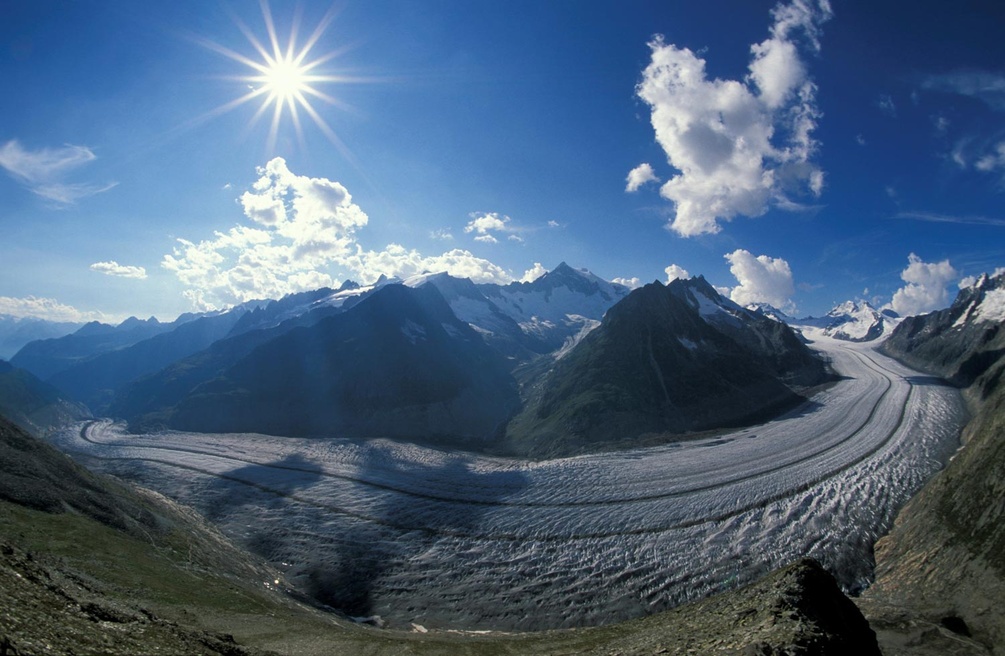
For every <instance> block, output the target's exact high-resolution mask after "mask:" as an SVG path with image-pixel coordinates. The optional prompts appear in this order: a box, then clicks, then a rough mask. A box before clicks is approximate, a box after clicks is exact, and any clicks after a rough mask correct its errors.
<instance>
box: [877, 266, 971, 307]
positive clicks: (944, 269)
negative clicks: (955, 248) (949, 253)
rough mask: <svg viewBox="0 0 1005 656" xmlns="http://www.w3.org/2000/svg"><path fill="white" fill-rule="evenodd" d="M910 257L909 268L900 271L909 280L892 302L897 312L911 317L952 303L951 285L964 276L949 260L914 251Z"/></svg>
mask: <svg viewBox="0 0 1005 656" xmlns="http://www.w3.org/2000/svg"><path fill="white" fill-rule="evenodd" d="M907 261H908V264H907V268H906V269H904V270H903V271H902V272H901V274H900V278H901V280H903V281H904V282H906V283H907V284H906V285H904V286H903V287H901V288H900V289H898V290H897V291H896V292H895V293H894V295H893V300H892V301H891V302H890V307H891V308H893V310H894V312H896V313H897V314H899V315H901V316H905V317H907V316H913V315H917V314H924V313H926V312H931V311H932V310H938V309H940V308H943V307H945V306H946V305H948V304H949V300H950V298H949V290H948V287H949V285H950V284H952V283H953V282H955V281H956V280H957V279H958V278H959V277H960V275H959V273H958V272H957V271H956V269H954V268H953V266H952V265H951V264H950V263H949V260H942V261H941V262H924V261H923V260H922V259H921V258H920V257H918V256H917V255H915V254H914V253H911V254H910V255H909V256H908V258H907Z"/></svg>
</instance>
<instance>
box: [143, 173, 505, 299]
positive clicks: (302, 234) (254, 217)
mask: <svg viewBox="0 0 1005 656" xmlns="http://www.w3.org/2000/svg"><path fill="white" fill-rule="evenodd" d="M258 174H259V176H260V177H259V179H258V180H257V181H256V182H255V183H254V184H253V185H252V187H251V189H250V190H248V191H246V192H244V193H243V194H241V196H240V198H239V201H240V204H241V208H242V209H243V210H244V216H245V217H246V219H247V224H246V225H236V226H234V227H232V228H230V229H229V230H226V231H215V232H214V233H213V235H212V237H211V238H209V239H203V240H201V241H195V240H189V239H178V240H177V245H176V246H175V247H174V249H173V251H172V252H171V253H170V254H167V255H165V256H164V259H163V260H162V262H161V266H163V267H164V268H165V269H167V270H169V271H172V272H174V274H175V276H176V277H177V278H178V280H179V281H180V282H181V283H182V284H183V285H184V287H185V291H184V292H183V293H184V294H185V296H186V297H187V298H188V299H189V300H190V301H191V303H192V305H193V307H195V308H197V309H219V308H223V307H228V306H231V305H234V304H236V303H241V302H243V301H248V300H252V299H258V298H279V297H281V296H283V295H285V294H289V293H293V292H298V291H304V290H308V289H317V288H319V287H332V286H336V285H337V284H338V276H339V274H342V275H344V274H348V275H349V276H351V277H354V278H356V279H357V280H359V281H361V282H372V281H374V280H376V279H377V278H379V277H380V276H381V275H386V276H389V277H394V276H397V277H399V278H407V277H409V276H413V275H416V274H420V273H427V272H431V273H436V272H441V271H445V272H447V273H450V274H451V275H453V276H457V277H462V278H471V279H472V280H474V281H475V282H497V283H508V282H511V281H512V280H513V276H512V275H511V274H510V273H509V272H508V271H506V270H504V269H503V268H501V267H499V266H498V265H496V264H494V263H492V262H490V261H488V260H485V259H483V258H479V257H476V256H475V255H473V254H472V253H471V252H469V251H466V250H463V249H459V248H455V249H453V250H450V251H447V252H445V253H442V254H440V255H432V256H430V255H424V254H422V253H420V252H419V251H417V250H414V249H409V248H406V247H405V246H403V245H400V244H388V245H387V246H386V247H385V248H384V249H382V250H370V249H366V248H364V247H363V246H362V245H361V244H360V243H359V241H358V238H357V232H358V231H359V230H360V229H362V228H364V227H365V226H366V225H367V224H368V222H369V217H368V216H367V214H366V213H365V212H364V211H363V210H362V209H361V208H360V207H359V206H358V205H356V204H355V203H354V202H353V200H352V196H351V194H350V193H349V191H348V190H347V189H346V188H345V187H344V186H343V185H342V184H341V183H339V182H336V181H333V180H329V179H327V178H312V177H308V176H304V175H298V174H296V173H293V172H292V171H290V169H289V167H288V166H287V163H286V161H285V160H284V159H283V158H281V157H277V158H274V159H272V160H271V161H269V162H268V163H267V164H266V165H265V166H263V167H261V168H259V169H258ZM508 222H509V218H508V217H503V216H499V215H495V214H480V215H472V222H471V229H470V230H466V231H467V232H475V233H476V235H477V236H478V237H488V238H492V239H495V237H494V236H493V235H492V231H493V230H495V231H497V232H500V226H501V227H502V228H504V229H503V230H501V232H505V233H507V234H512V233H514V232H515V231H516V230H515V229H512V228H508V227H507V224H508ZM431 237H433V238H438V239H449V238H450V237H449V232H446V231H442V230H441V231H437V232H434V233H432V234H431Z"/></svg>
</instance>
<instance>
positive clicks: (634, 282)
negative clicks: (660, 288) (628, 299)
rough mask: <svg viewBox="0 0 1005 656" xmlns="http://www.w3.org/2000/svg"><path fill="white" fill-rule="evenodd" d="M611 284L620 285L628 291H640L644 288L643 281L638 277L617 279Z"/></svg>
mask: <svg viewBox="0 0 1005 656" xmlns="http://www.w3.org/2000/svg"><path fill="white" fill-rule="evenodd" d="M611 282H613V283H615V284H618V285H624V286H625V287H627V288H628V289H638V288H639V287H641V286H642V280H640V279H639V277H638V276H633V277H631V278H615V279H614V280H612V281H611Z"/></svg>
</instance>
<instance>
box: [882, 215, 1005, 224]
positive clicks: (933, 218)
mask: <svg viewBox="0 0 1005 656" xmlns="http://www.w3.org/2000/svg"><path fill="white" fill-rule="evenodd" d="M893 218H895V219H907V220H911V221H926V222H928V223H959V224H963V225H984V226H998V227H1003V228H1005V219H997V218H993V217H989V216H965V215H957V214H939V213H938V212H898V213H897V214H894V215H893Z"/></svg>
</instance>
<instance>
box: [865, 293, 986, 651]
mask: <svg viewBox="0 0 1005 656" xmlns="http://www.w3.org/2000/svg"><path fill="white" fill-rule="evenodd" d="M1003 301H1005V275H998V276H995V277H988V276H984V277H982V278H981V279H980V280H978V281H977V283H976V284H975V285H973V286H972V287H968V288H966V289H963V290H961V291H960V293H959V294H958V295H957V297H956V300H955V301H954V302H953V304H952V306H951V307H949V308H947V309H945V310H941V311H938V312H933V313H931V314H927V315H923V316H918V317H908V318H906V319H904V321H903V322H902V323H901V324H900V325H899V326H898V327H897V329H896V330H895V331H894V332H893V334H891V335H890V337H889V339H888V340H887V341H886V342H885V343H884V344H883V346H882V350H883V351H884V352H886V353H888V354H889V355H892V356H893V357H896V358H898V359H900V360H901V361H903V362H905V363H906V364H908V365H910V366H911V367H914V368H917V369H921V370H922V371H928V372H930V373H932V374H934V375H937V376H940V377H944V378H945V379H947V380H949V381H951V382H952V383H953V384H955V385H957V386H960V387H962V388H963V389H964V393H965V396H966V397H967V399H968V401H969V403H970V406H971V410H972V412H973V414H974V417H973V419H972V420H971V421H970V423H969V424H968V425H967V427H966V428H965V429H964V433H963V436H962V442H963V444H964V446H963V447H962V449H961V450H960V452H959V453H957V454H956V455H955V456H954V457H953V459H952V460H951V461H950V463H949V465H947V467H946V469H945V470H943V471H942V472H940V473H939V474H937V475H936V476H935V478H933V479H932V480H931V481H930V482H929V483H928V484H927V485H926V486H925V487H924V489H922V491H921V492H920V493H919V494H918V495H917V496H915V497H914V498H913V499H912V500H911V502H910V503H909V504H908V505H907V506H905V508H904V509H903V510H902V511H901V513H900V515H899V516H898V518H897V522H896V524H895V526H894V528H893V530H892V531H891V532H890V534H889V535H888V536H886V537H884V538H882V539H881V540H880V541H879V542H878V543H877V545H876V582H875V584H874V585H873V586H872V587H871V588H870V589H869V590H867V591H866V593H865V594H864V595H863V599H862V600H861V601H860V605H861V606H862V608H863V609H864V611H865V612H866V614H867V616H868V617H869V618H870V621H871V622H872V623H873V624H874V625H875V626H876V627H877V629H880V635H881V638H883V639H884V641H886V642H888V643H890V644H892V645H893V647H891V650H890V653H917V654H944V653H959V654H996V655H1000V654H1005V611H1003V607H1002V603H1001V602H1002V600H1003V599H1005V384H1003V380H1002V372H1003V371H1005V329H1003V328H1005V312H1003V310H1005V304H1003ZM945 635H948V636H949V637H951V638H953V639H952V640H947V639H945V638H944V636H945ZM961 644H962V645H963V646H962V647H961ZM894 649H900V650H903V651H894Z"/></svg>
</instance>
